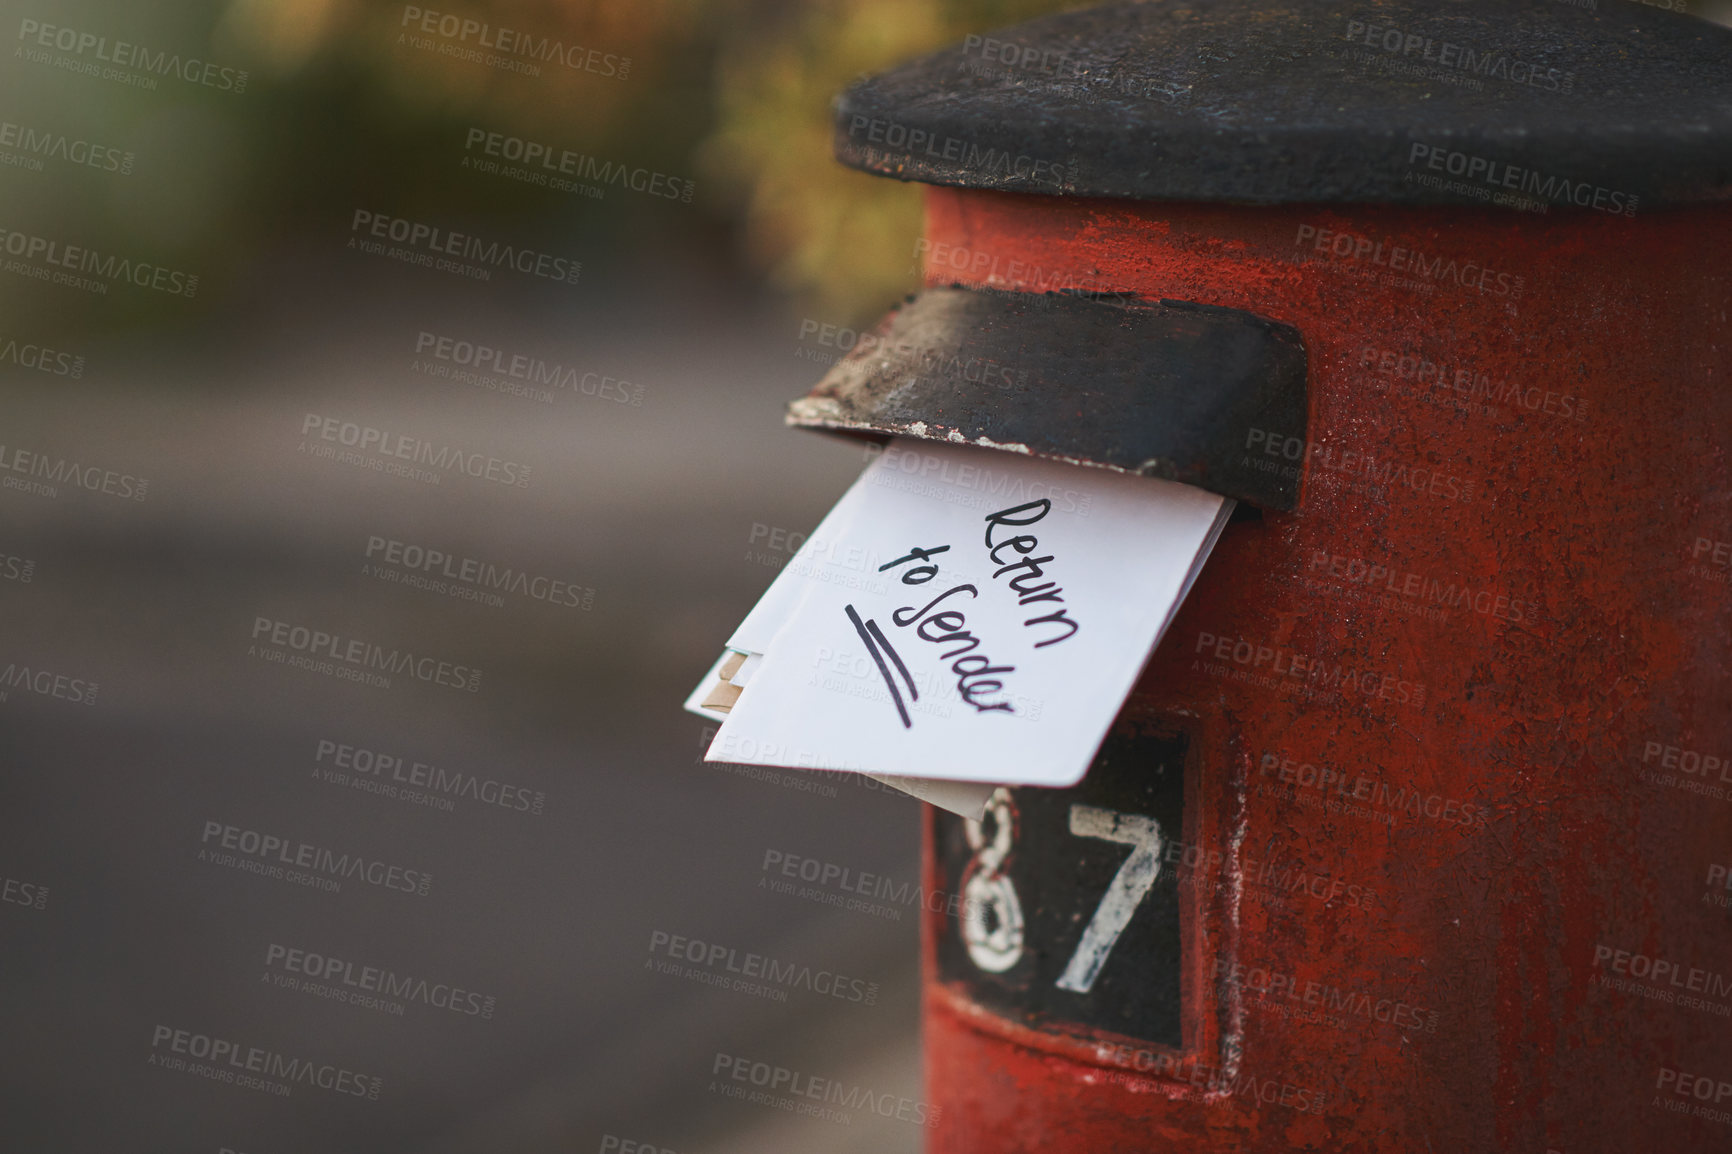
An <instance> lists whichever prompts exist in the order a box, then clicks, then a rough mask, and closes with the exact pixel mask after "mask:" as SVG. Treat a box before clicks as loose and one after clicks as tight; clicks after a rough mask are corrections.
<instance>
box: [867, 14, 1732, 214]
mask: <svg viewBox="0 0 1732 1154" xmlns="http://www.w3.org/2000/svg"><path fill="white" fill-rule="evenodd" d="M1011 58H1013V59H1014V62H1012V59H1011ZM835 124H836V155H837V157H838V158H839V159H840V160H841V161H842V162H843V163H844V164H848V165H851V166H853V167H855V168H860V169H864V170H866V171H868V172H875V173H880V174H883V175H887V176H894V177H898V178H900V179H902V180H918V181H923V182H926V183H929V184H942V185H956V186H961V187H966V188H987V189H1000V190H1005V191H1015V192H1029V193H1044V194H1051V195H1076V196H1108V197H1131V198H1136V199H1146V200H1209V201H1233V202H1242V203H1255V204H1273V203H1286V202H1338V203H1339V202H1347V203H1353V202H1357V203H1391V204H1463V203H1466V204H1479V203H1490V202H1491V198H1493V197H1494V196H1505V195H1507V194H1509V193H1510V192H1512V191H1514V192H1518V193H1520V194H1521V195H1523V196H1524V197H1526V198H1527V199H1529V200H1532V201H1537V202H1541V203H1546V204H1549V205H1553V206H1564V205H1568V204H1575V205H1579V206H1583V207H1593V208H1598V209H1600V210H1602V211H1614V212H1618V211H1623V210H1624V209H1625V208H1626V207H1630V211H1632V212H1633V211H1634V210H1635V208H1637V207H1639V208H1640V209H1648V208H1653V207H1659V206H1662V205H1669V204H1685V203H1694V202H1702V201H1715V200H1725V199H1729V198H1732V29H1726V28H1722V27H1719V26H1718V25H1715V24H1711V23H1708V22H1706V21H1703V20H1699V19H1696V18H1694V17H1691V16H1685V15H1682V14H1679V13H1673V12H1667V11H1661V10H1659V9H1656V8H1650V7H1645V6H1643V5H1640V4H1636V3H1632V2H1630V0H1598V3H1597V5H1594V4H1582V5H1580V6H1578V5H1577V4H1575V3H1571V2H1569V0H1431V2H1422V0H1382V2H1377V0H1372V2H1366V3H1349V4H1337V3H1330V2H1326V0H1305V2H1303V3H1292V2H1286V3H1283V2H1282V0H1273V2H1270V0H1185V2H1183V3H1177V2H1157V3H1114V4H1108V5H1104V6H1102V7H1099V8H1092V9H1088V10H1085V11H1080V12H1068V13H1063V14H1060V15H1056V16H1050V17H1045V18H1043V19H1040V20H1035V21H1031V22H1030V23H1027V24H1023V25H1020V26H1018V27H1015V28H1009V29H1005V30H1003V31H999V32H995V33H993V34H991V39H990V41H989V40H987V39H986V38H985V37H982V38H979V39H978V41H976V40H974V39H972V38H971V40H970V41H969V42H966V43H965V44H963V45H961V46H958V47H953V48H949V49H946V50H944V51H942V52H939V53H936V54H934V55H932V56H928V57H926V58H924V59H921V60H917V61H914V62H913V63H911V64H907V65H905V66H903V67H900V68H897V69H894V70H893V71H890V72H887V73H884V74H883V75H880V76H876V77H872V78H869V79H867V80H864V81H861V82H860V83H858V84H856V85H854V86H853V87H852V88H850V89H849V90H848V91H847V92H846V93H844V94H843V95H842V96H841V97H840V98H839V99H838V101H837V105H836V117H835ZM1452 182H1453V183H1454V185H1455V186H1456V187H1452ZM1612 194H1617V199H1616V200H1615V201H1614V199H1613V195H1612ZM1631 198H1634V200H1635V202H1636V204H1635V206H1629V202H1630V200H1631ZM1614 204H1615V206H1616V207H1610V206H1613V205H1614Z"/></svg>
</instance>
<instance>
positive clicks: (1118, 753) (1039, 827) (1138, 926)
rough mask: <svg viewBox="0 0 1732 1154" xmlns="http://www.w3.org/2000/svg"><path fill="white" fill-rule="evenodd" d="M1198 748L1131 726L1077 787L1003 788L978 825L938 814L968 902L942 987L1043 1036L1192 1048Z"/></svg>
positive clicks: (943, 934) (943, 868)
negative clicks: (1193, 815) (1187, 838)
mask: <svg viewBox="0 0 1732 1154" xmlns="http://www.w3.org/2000/svg"><path fill="white" fill-rule="evenodd" d="M1188 748H1189V741H1188V740H1187V739H1186V737H1184V736H1183V735H1181V734H1176V733H1171V732H1164V733H1149V732H1137V731H1136V730H1134V729H1129V728H1126V727H1119V728H1116V729H1115V730H1114V731H1113V733H1112V734H1111V735H1109V736H1108V738H1107V740H1106V741H1105V742H1104V743H1103V744H1102V746H1101V749H1100V752H1099V754H1097V755H1096V758H1095V761H1094V763H1093V765H1092V766H1091V767H1090V769H1089V772H1088V776H1087V777H1085V778H1084V779H1083V780H1082V782H1081V783H1079V784H1078V785H1076V786H1073V787H1071V788H1069V789H1042V788H1023V789H1011V788H1001V789H999V790H997V791H996V792H995V793H994V794H993V796H992V800H991V801H990V802H989V803H988V805H987V812H986V814H985V815H984V816H983V817H982V818H981V820H980V821H978V822H975V821H968V820H965V819H963V818H960V817H957V816H955V815H954V814H948V813H940V814H937V815H936V818H935V822H936V824H935V826H934V836H935V845H936V849H937V866H938V869H939V871H940V875H941V881H942V885H943V888H944V890H945V891H946V892H948V893H952V894H957V895H960V897H961V905H960V913H959V916H957V917H954V918H945V919H943V928H942V929H941V930H940V932H939V936H938V941H937V960H938V973H939V977H940V979H941V980H942V981H945V982H948V983H954V984H957V985H960V986H961V987H963V989H964V990H965V991H966V992H967V994H968V996H969V998H970V1000H972V1001H973V1002H975V1003H976V1004H978V1005H981V1006H984V1007H986V1008H989V1009H992V1010H994V1011H996V1012H998V1013H1000V1014H1003V1015H1005V1016H1006V1017H1009V1018H1012V1019H1015V1020H1018V1021H1021V1022H1022V1023H1024V1024H1026V1025H1029V1026H1034V1027H1046V1028H1057V1029H1060V1030H1062V1029H1063V1028H1064V1027H1065V1026H1071V1027H1082V1028H1083V1029H1084V1030H1102V1031H1108V1032H1111V1033H1114V1034H1120V1035H1124V1036H1128V1037H1132V1038H1137V1039H1141V1040H1143V1041H1147V1042H1151V1043H1155V1044H1158V1045H1163V1046H1171V1047H1174V1048H1178V1047H1179V1046H1181V1044H1182V1042H1183V1030H1182V1021H1181V1008H1182V1004H1183V989H1182V972H1183V968H1184V967H1183V965H1182V958H1183V953H1182V946H1181V935H1182V932H1183V926H1182V919H1181V914H1182V911H1183V910H1184V909H1185V907H1186V903H1185V902H1184V901H1183V895H1182V894H1181V893H1180V891H1179V888H1178V876H1179V875H1178V870H1177V866H1178V864H1179V859H1180V856H1181V853H1182V850H1183V843H1182V841H1181V838H1182V836H1183V833H1184V830H1185V763H1186V753H1187V751H1188Z"/></svg>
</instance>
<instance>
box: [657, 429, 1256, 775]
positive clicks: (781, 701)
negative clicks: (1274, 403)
mask: <svg viewBox="0 0 1732 1154" xmlns="http://www.w3.org/2000/svg"><path fill="white" fill-rule="evenodd" d="M1230 508H1231V502H1229V501H1226V500H1224V499H1223V498H1221V497H1218V496H1216V495H1214V494H1212V493H1207V492H1204V491H1203V490H1201V489H1196V488H1193V487H1190V486H1185V485H1177V484H1172V483H1170V482H1165V481H1158V480H1152V479H1148V478H1140V477H1128V476H1124V475H1121V474H1116V473H1110V472H1106V471H1104V470H1097V469H1088V468H1083V467H1080V466H1073V465H1064V464H1059V463H1055V462H1050V461H1042V460H1036V459H1032V458H1028V457H1023V456H1018V455H1015V454H1012V453H1007V452H1002V451H996V450H987V449H978V448H973V447H962V446H955V447H953V446H948V445H933V444H929V443H926V442H893V443H892V444H891V445H890V446H889V447H888V448H887V449H886V450H885V452H884V453H883V454H881V455H880V456H879V457H878V459H877V460H875V461H874V462H873V463H872V464H871V465H870V466H869V467H868V468H867V469H866V471H865V472H864V473H863V474H862V475H861V477H860V479H859V481H857V482H856V483H855V485H854V487H853V488H852V489H851V490H850V491H849V492H848V494H847V495H846V496H845V497H844V498H843V499H842V501H841V502H839V503H838V504H837V506H836V508H835V509H834V510H832V512H831V514H830V516H828V517H826V518H825V520H824V522H823V524H821V525H820V526H819V528H818V529H817V530H816V531H815V532H814V533H813V536H812V538H811V540H809V541H808V542H807V545H806V546H805V547H804V548H802V549H801V551H800V553H799V554H797V555H796V556H795V558H794V559H793V561H792V562H791V563H790V565H789V570H788V571H787V572H785V573H784V574H783V575H782V576H781V577H779V578H778V579H777V581H776V583H775V584H774V585H773V586H772V587H771V589H770V591H769V592H768V593H767V594H766V595H765V597H764V599H763V601H761V602H760V603H759V607H758V608H757V609H754V610H753V612H752V614H751V615H749V616H748V617H747V619H746V621H745V622H744V623H742V625H741V628H740V630H738V631H736V633H735V635H734V636H733V637H732V638H730V639H729V642H728V646H729V648H730V649H731V650H736V651H737V652H738V653H739V654H743V655H747V656H746V658H745V660H744V661H742V662H737V663H736V671H735V672H734V673H733V674H732V675H731V676H733V677H734V678H737V679H738V683H737V684H733V683H730V685H729V689H728V692H727V693H726V694H725V696H726V697H727V699H728V704H727V705H726V707H725V709H723V710H721V711H719V712H718V711H715V710H710V711H705V710H699V711H700V712H706V715H708V716H713V717H719V718H722V719H723V720H722V725H721V727H720V730H719V731H718V733H717V735H716V739H715V741H714V742H713V743H712V745H711V747H710V750H709V753H708V755H707V757H708V759H709V760H713V761H730V762H744V763H747V764H757V765H776V766H787V767H804V768H849V769H856V770H859V771H861V772H868V773H873V774H888V775H902V776H909V777H920V778H928V779H942V780H948V781H954V782H983V783H1014V784H1037V785H1052V786H1063V785H1070V784H1074V783H1075V782H1076V781H1077V780H1079V779H1080V778H1081V777H1082V775H1083V773H1084V772H1085V771H1086V770H1087V767H1088V765H1089V763H1090V761H1091V760H1092V759H1093V756H1094V753H1095V750H1096V748H1097V747H1098V746H1099V745H1100V742H1101V740H1102V739H1103V738H1104V737H1105V735H1106V732H1107V729H1108V728H1109V727H1110V726H1111V724H1112V721H1113V718H1114V717H1115V716H1116V715H1117V713H1118V710H1119V707H1120V705H1121V704H1122V703H1123V701H1124V698H1125V696H1126V695H1127V694H1128V693H1129V692H1130V689H1131V687H1132V685H1133V684H1134V683H1135V681H1136V677H1137V674H1138V673H1139V672H1140V670H1141V669H1142V666H1143V664H1144V662H1145V661H1146V660H1147V658H1148V655H1149V653H1150V652H1151V651H1152V649H1153V647H1154V645H1155V644H1156V642H1157V641H1158V639H1159V637H1160V635H1161V633H1162V632H1163V631H1164V630H1165V628H1166V626H1167V624H1168V622H1170V621H1171V619H1172V615H1173V613H1174V611H1175V610H1176V608H1177V606H1178V604H1179V602H1180V601H1181V600H1182V599H1183V597H1184V594H1185V592H1186V591H1187V590H1188V589H1189V588H1190V584H1191V581H1192V580H1193V579H1194V578H1195V575H1196V573H1197V571H1198V569H1199V568H1200V567H1201V565H1202V562H1203V560H1204V558H1206V557H1207V555H1208V551H1209V549H1210V547H1212V545H1213V544H1214V540H1215V538H1216V536H1217V535H1218V534H1219V532H1220V529H1221V526H1222V524H1223V523H1224V522H1225V520H1226V516H1227V514H1228V512H1229V511H1230ZM759 655H761V656H759ZM741 667H743V668H744V671H745V675H744V676H740V674H739V672H738V670H739V668H741ZM721 668H725V664H724V665H719V666H718V669H721ZM714 672H715V671H712V673H714ZM704 693H705V687H703V686H700V688H699V692H698V693H697V694H694V699H693V702H689V703H688V704H689V705H694V706H695V705H697V704H698V703H699V702H698V699H699V698H700V697H702V696H703V695H704Z"/></svg>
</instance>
